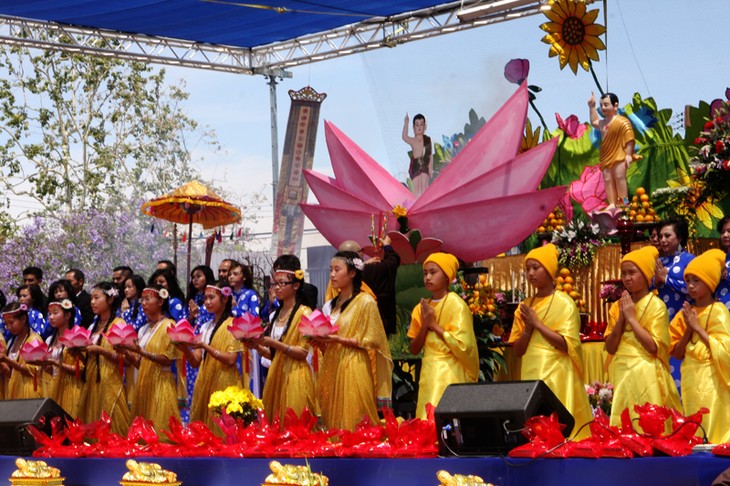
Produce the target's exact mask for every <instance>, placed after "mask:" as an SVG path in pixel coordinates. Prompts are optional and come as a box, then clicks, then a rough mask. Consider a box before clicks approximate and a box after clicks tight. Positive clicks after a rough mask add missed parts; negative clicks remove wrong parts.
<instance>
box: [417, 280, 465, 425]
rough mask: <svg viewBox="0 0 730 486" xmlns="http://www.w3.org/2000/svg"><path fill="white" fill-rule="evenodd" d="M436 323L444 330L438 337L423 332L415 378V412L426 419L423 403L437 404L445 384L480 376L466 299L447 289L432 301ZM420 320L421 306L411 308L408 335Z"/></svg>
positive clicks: (420, 323)
mask: <svg viewBox="0 0 730 486" xmlns="http://www.w3.org/2000/svg"><path fill="white" fill-rule="evenodd" d="M430 304H431V307H433V309H434V311H435V312H436V320H437V322H438V325H439V326H441V327H442V328H443V329H444V331H445V332H444V337H443V339H441V338H440V337H439V336H438V334H436V333H435V332H429V333H428V334H426V341H425V342H424V344H423V360H422V361H421V378H420V379H419V381H418V404H417V406H416V415H417V417H418V418H420V419H426V404H427V403H430V404H432V405H433V406H434V407H435V406H436V405H438V402H439V400H441V396H442V395H443V394H444V390H446V387H447V386H449V385H450V384H452V383H475V382H476V381H477V380H478V379H479V352H478V349H477V340H476V336H474V318H473V317H472V315H471V311H469V307H468V306H467V305H466V302H464V300H463V299H462V298H461V297H459V296H458V295H457V294H455V293H454V292H449V293H448V294H446V296H445V297H444V298H443V299H441V300H440V301H439V302H431V303H430ZM422 323H423V321H422V319H421V305H420V304H418V305H416V307H414V308H413V312H412V313H411V325H410V327H409V328H408V337H409V338H411V339H414V338H415V337H416V336H418V333H419V331H420V329H421V325H422Z"/></svg>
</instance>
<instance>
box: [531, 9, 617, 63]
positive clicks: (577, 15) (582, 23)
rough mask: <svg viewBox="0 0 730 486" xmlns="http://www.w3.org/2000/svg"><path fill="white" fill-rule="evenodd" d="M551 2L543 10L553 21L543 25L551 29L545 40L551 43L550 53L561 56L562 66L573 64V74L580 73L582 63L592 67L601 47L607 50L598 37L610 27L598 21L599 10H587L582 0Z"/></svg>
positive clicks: (546, 30)
mask: <svg viewBox="0 0 730 486" xmlns="http://www.w3.org/2000/svg"><path fill="white" fill-rule="evenodd" d="M549 5H550V9H548V10H545V11H544V12H543V13H544V14H545V16H546V17H547V18H548V19H549V20H550V22H545V23H544V24H542V25H541V26H540V28H541V29H542V30H544V31H545V32H547V35H546V36H545V37H543V38H542V41H543V42H544V43H546V44H549V45H550V51H549V53H548V56H549V57H555V56H558V59H559V61H560V69H563V68H564V67H565V66H566V64H569V65H570V68H571V69H572V70H573V74H577V73H578V64H580V65H581V67H582V68H583V69H585V70H586V71H588V69H589V67H590V63H591V59H592V60H594V61H598V51H599V50H606V45H605V44H604V43H603V41H602V40H601V39H600V38H599V37H598V36H600V35H602V34H604V33H605V32H606V27H604V26H603V25H600V24H596V23H595V20H596V17H598V10H589V11H586V4H585V2H583V1H581V0H550V3H549Z"/></svg>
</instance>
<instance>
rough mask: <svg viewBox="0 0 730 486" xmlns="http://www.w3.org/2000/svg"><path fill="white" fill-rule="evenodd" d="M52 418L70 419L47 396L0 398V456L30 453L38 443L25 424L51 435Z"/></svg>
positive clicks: (26, 454) (27, 454) (28, 454)
mask: <svg viewBox="0 0 730 486" xmlns="http://www.w3.org/2000/svg"><path fill="white" fill-rule="evenodd" d="M55 417H60V418H62V419H67V420H71V416H70V415H69V414H67V413H66V412H65V411H64V410H63V409H62V408H61V407H60V406H59V405H58V404H57V403H56V402H54V401H53V400H51V399H50V398H33V399H28V400H0V455H3V456H30V455H31V454H32V453H33V451H34V450H35V449H36V448H37V445H36V442H35V439H33V436H32V435H30V433H29V432H28V431H27V430H26V426H27V425H34V426H35V427H36V428H38V429H39V430H42V431H43V432H45V433H46V434H47V435H49V436H50V435H51V421H52V420H53V419H54V418H55Z"/></svg>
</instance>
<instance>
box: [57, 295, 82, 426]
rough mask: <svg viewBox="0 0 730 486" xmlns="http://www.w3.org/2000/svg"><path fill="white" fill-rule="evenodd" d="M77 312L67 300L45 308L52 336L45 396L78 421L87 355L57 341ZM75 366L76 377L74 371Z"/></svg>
mask: <svg viewBox="0 0 730 486" xmlns="http://www.w3.org/2000/svg"><path fill="white" fill-rule="evenodd" d="M75 316H76V311H75V309H74V305H73V304H72V303H71V301H70V300H69V299H63V300H61V301H53V302H50V303H49V304H48V323H49V324H50V325H51V327H52V328H53V333H52V334H51V336H50V337H49V338H48V349H49V351H50V353H51V358H52V359H51V360H49V364H50V365H51V376H52V381H51V383H50V387H49V390H48V392H49V393H48V396H49V397H51V398H52V399H53V400H55V401H56V403H58V404H59V405H60V406H61V408H63V409H64V410H65V411H66V412H68V414H69V415H71V417H73V418H77V417H79V416H80V415H81V412H82V410H83V405H84V399H85V398H86V397H85V396H84V393H83V392H84V367H85V362H86V355H85V354H83V353H82V352H81V351H79V350H73V351H72V350H70V349H68V348H66V346H64V345H63V344H61V342H60V341H59V338H61V337H62V336H63V333H64V331H66V329H69V328H70V327H71V326H73V322H74V317H75ZM77 363H78V377H77V372H76V367H77Z"/></svg>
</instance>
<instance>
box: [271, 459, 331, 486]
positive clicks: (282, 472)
mask: <svg viewBox="0 0 730 486" xmlns="http://www.w3.org/2000/svg"><path fill="white" fill-rule="evenodd" d="M269 468H271V474H269V475H268V476H267V477H266V480H265V481H264V483H263V485H262V486H272V485H278V486H282V485H284V486H327V485H328V484H329V479H328V478H327V476H325V475H324V474H316V473H313V472H312V469H311V468H310V467H309V466H308V465H307V466H292V465H291V464H281V463H280V462H277V461H271V462H270V463H269Z"/></svg>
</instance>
